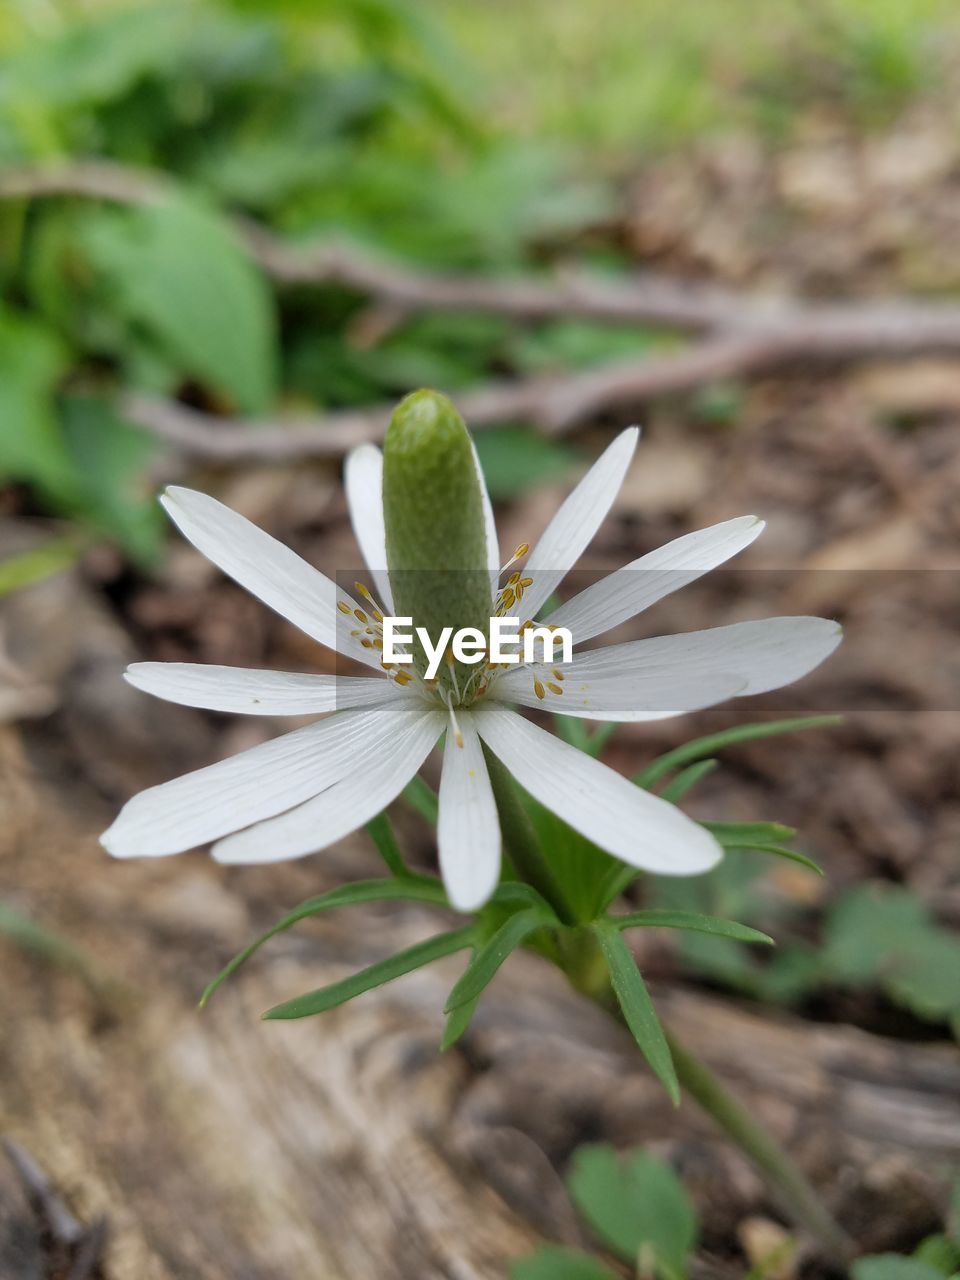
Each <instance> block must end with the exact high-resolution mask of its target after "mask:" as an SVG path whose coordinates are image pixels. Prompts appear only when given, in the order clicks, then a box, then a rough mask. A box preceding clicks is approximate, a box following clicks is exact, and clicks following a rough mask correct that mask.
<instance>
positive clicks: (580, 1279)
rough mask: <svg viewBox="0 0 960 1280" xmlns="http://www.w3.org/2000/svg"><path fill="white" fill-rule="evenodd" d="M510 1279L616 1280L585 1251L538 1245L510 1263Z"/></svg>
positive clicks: (609, 1271)
mask: <svg viewBox="0 0 960 1280" xmlns="http://www.w3.org/2000/svg"><path fill="white" fill-rule="evenodd" d="M510 1280H616V1276H615V1275H614V1274H613V1272H612V1271H611V1270H610V1269H609V1267H605V1266H604V1265H603V1263H602V1262H598V1261H597V1260H596V1258H591V1257H590V1256H589V1255H588V1254H586V1253H580V1252H579V1251H578V1250H576V1249H561V1248H558V1247H557V1246H556V1245H541V1247H540V1248H539V1249H538V1250H537V1252H536V1253H535V1254H533V1256H532V1257H530V1258H520V1259H519V1260H518V1261H517V1262H511V1263H510Z"/></svg>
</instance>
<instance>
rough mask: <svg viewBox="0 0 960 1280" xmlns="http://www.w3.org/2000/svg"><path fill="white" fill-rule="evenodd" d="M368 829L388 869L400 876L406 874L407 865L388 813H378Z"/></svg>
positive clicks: (368, 825)
mask: <svg viewBox="0 0 960 1280" xmlns="http://www.w3.org/2000/svg"><path fill="white" fill-rule="evenodd" d="M367 831H368V833H369V835H370V838H371V839H372V840H373V843H374V844H375V845H376V846H377V852H378V853H379V854H380V857H381V858H382V859H383V861H384V862H385V863H386V866H387V870H388V871H390V872H391V873H392V874H393V875H395V876H397V877H398V878H402V877H404V876H406V875H407V867H406V864H405V862H404V861H403V854H402V853H401V852H400V846H399V844H397V837H396V836H395V835H394V832H393V827H392V826H391V825H390V819H389V818H388V817H387V815H386V813H378V814H377V816H376V817H375V818H371V819H370V821H369V822H368V823H367Z"/></svg>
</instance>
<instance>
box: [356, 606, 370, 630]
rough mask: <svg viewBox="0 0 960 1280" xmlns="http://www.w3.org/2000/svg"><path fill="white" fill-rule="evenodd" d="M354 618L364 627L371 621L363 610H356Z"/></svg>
mask: <svg viewBox="0 0 960 1280" xmlns="http://www.w3.org/2000/svg"><path fill="white" fill-rule="evenodd" d="M353 616H354V617H355V618H356V619H357V620H358V621H360V622H362V623H363V624H364V626H366V624H367V623H368V622H369V621H370V619H369V618H368V617H367V615H366V614H365V613H364V612H363V610H362V609H354V611H353Z"/></svg>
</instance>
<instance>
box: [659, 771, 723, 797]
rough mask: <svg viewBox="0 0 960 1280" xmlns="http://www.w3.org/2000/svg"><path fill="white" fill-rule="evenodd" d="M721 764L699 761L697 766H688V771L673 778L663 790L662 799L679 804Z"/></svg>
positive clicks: (681, 772)
mask: <svg viewBox="0 0 960 1280" xmlns="http://www.w3.org/2000/svg"><path fill="white" fill-rule="evenodd" d="M719 763H720V762H719V760H699V761H698V762H697V763H696V764H690V765H687V767H686V769H682V770H681V771H680V772H679V773H678V774H677V776H676V777H675V778H671V779H670V781H669V782H668V783H667V785H666V786H665V787H664V788H663V790H662V791H661V792H660V797H661V799H663V800H669V801H670V803H671V804H679V802H680V801H681V800H682V799H683V797H684V796H685V795H686V794H687V792H688V791H691V790H692V789H693V788H694V787H695V786H696V785H697V783H698V782H699V781H700V779H701V778H705V777H706V776H707V774H708V773H713V771H714V769H716V767H717V765H718V764H719Z"/></svg>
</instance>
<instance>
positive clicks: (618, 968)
mask: <svg viewBox="0 0 960 1280" xmlns="http://www.w3.org/2000/svg"><path fill="white" fill-rule="evenodd" d="M594 932H595V933H596V935H597V938H598V940H599V942H600V948H601V950H602V951H603V958H604V960H606V962H607V968H608V969H609V971H610V981H611V982H612V984H613V990H614V992H615V994H616V997H617V1000H618V1002H619V1004H620V1008H621V1010H622V1011H623V1017H624V1020H625V1022H626V1024H627V1026H628V1027H629V1028H630V1030H631V1032H632V1033H633V1038H634V1039H635V1040H636V1042H637V1044H638V1045H639V1047H640V1051H641V1053H642V1054H643V1056H644V1057H645V1058H646V1060H647V1062H649V1064H650V1066H651V1068H652V1070H653V1072H654V1075H656V1077H657V1079H658V1080H659V1081H660V1082H661V1084H662V1085H663V1086H664V1088H665V1089H666V1091H667V1093H668V1094H669V1095H670V1098H671V1101H672V1102H673V1105H674V1106H679V1105H680V1084H679V1082H678V1080H677V1073H676V1071H675V1070H674V1066H673V1058H672V1056H671V1054H670V1046H669V1045H668V1044H667V1039H666V1036H665V1035H664V1034H663V1028H662V1027H661V1025H660V1019H659V1018H658V1017H657V1013H656V1010H655V1009H654V1007H653V1001H652V1000H651V999H650V993H649V992H648V991H647V987H646V984H645V982H644V981H643V978H642V977H641V976H640V970H639V969H638V968H637V964H636V961H635V960H634V958H633V955H632V953H631V951H630V948H629V947H628V946H627V944H626V943H625V942H624V940H623V937H622V935H621V933H620V930H619V929H616V928H614V927H613V926H611V925H610V924H607V923H603V924H598V925H594Z"/></svg>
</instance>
